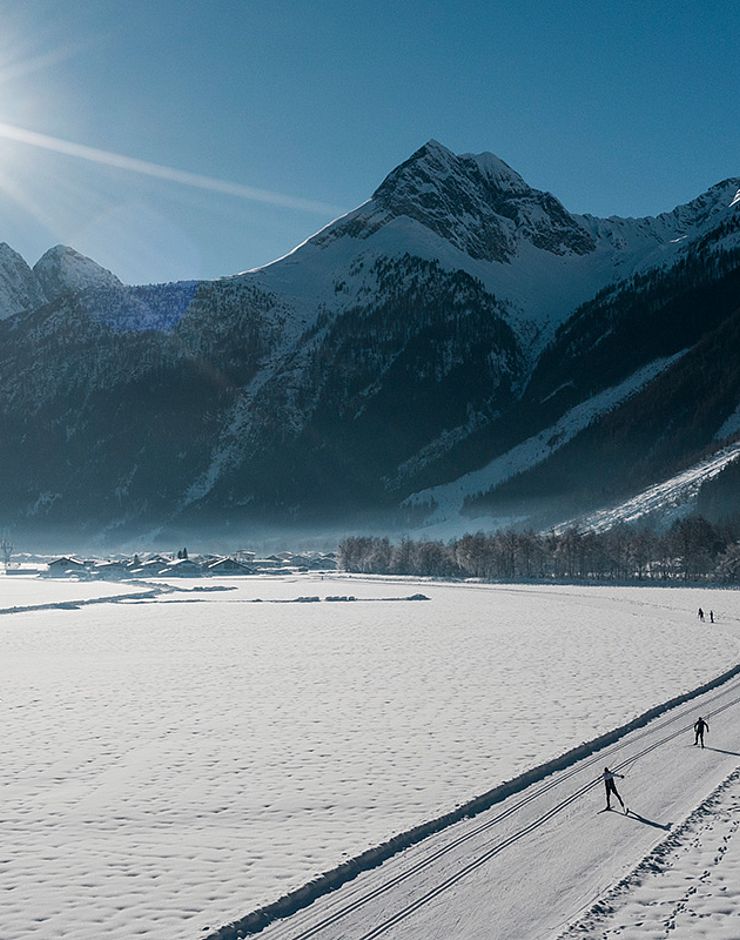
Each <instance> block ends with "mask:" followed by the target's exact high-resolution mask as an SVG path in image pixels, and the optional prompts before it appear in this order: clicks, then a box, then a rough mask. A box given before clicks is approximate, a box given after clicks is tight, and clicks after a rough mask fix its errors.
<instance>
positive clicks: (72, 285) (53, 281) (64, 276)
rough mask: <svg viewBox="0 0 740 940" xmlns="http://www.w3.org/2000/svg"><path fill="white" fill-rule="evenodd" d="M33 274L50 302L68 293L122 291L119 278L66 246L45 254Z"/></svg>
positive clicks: (35, 266)
mask: <svg viewBox="0 0 740 940" xmlns="http://www.w3.org/2000/svg"><path fill="white" fill-rule="evenodd" d="M33 273H34V274H35V275H36V278H37V279H38V281H39V283H40V284H41V286H42V288H43V290H44V293H45V294H46V297H47V299H48V300H54V299H55V298H57V297H59V296H60V295H61V294H63V293H65V292H66V291H81V290H86V289H87V288H90V287H121V282H120V281H119V279H118V278H117V277H116V276H115V274H112V273H111V272H110V271H108V270H107V268H103V267H101V266H100V265H99V264H98V263H97V262H95V261H93V260H92V259H91V258H87V257H85V255H81V254H80V253H79V251H75V250H74V248H68V247H67V246H66V245H56V246H55V247H54V248H50V249H49V250H48V251H47V252H45V253H44V254H43V255H42V256H41V257H40V258H39V260H38V261H37V262H36V264H35V265H34V266H33Z"/></svg>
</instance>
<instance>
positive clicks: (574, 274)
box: [0, 141, 740, 531]
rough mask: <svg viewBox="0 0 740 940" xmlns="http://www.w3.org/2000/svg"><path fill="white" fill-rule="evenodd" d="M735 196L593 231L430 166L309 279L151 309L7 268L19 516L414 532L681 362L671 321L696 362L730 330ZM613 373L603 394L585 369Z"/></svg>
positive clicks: (521, 191) (395, 186)
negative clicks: (642, 372)
mask: <svg viewBox="0 0 740 940" xmlns="http://www.w3.org/2000/svg"><path fill="white" fill-rule="evenodd" d="M738 189H740V180H737V179H733V178H728V179H727V180H724V181H722V182H720V183H718V184H715V186H713V187H711V188H710V189H709V190H707V191H706V192H705V193H703V194H701V195H700V196H699V197H697V198H696V199H694V200H692V201H691V202H690V203H687V204H684V205H683V206H678V207H676V208H675V209H674V210H672V211H671V212H669V213H662V214H660V215H659V216H656V217H645V218H643V219H637V220H630V219H621V218H619V217H612V218H610V219H597V218H596V217H593V216H588V215H575V214H572V213H569V212H568V211H567V210H566V209H565V208H564V207H563V206H562V204H561V203H560V202H559V201H558V200H557V199H556V198H555V197H554V196H552V195H551V194H549V193H543V192H541V191H539V190H536V189H533V188H532V187H530V186H529V185H528V184H527V183H526V182H525V180H524V179H523V178H522V177H521V176H520V175H519V174H518V173H516V171H515V170H513V169H512V168H511V167H509V166H508V164H506V163H505V162H504V161H502V160H501V159H500V158H498V157H496V156H495V155H493V154H488V153H483V154H460V155H457V154H454V153H452V151H449V150H448V149H447V148H445V147H443V145H441V144H439V143H438V142H436V141H430V142H428V143H427V144H425V145H423V146H422V147H421V148H419V149H418V150H417V151H415V152H414V153H413V154H412V155H411V156H410V157H409V159H408V160H407V161H404V162H403V163H402V164H400V165H399V166H398V167H396V168H395V169H394V170H392V171H391V173H389V174H388V175H387V176H386V178H385V179H384V180H383V181H382V182H381V183H380V185H379V186H378V187H377V188H376V189H375V191H374V193H373V195H372V196H371V198H370V199H369V200H368V201H367V202H365V203H363V204H362V205H361V206H359V207H358V208H357V209H354V210H352V211H351V212H349V213H347V214H346V215H344V216H342V217H340V218H339V219H337V220H335V221H334V222H332V223H330V224H329V225H328V226H326V227H325V228H324V229H322V230H321V231H320V232H318V233H316V234H315V235H314V236H312V237H310V238H309V239H307V240H306V241H305V242H304V243H302V244H301V245H300V246H298V247H297V248H296V249H294V250H293V251H292V252H291V253H289V254H288V255H285V256H283V257H282V258H280V259H278V260H276V261H274V262H272V263H271V264H269V265H266V266H263V267H261V268H257V269H254V270H252V271H247V272H242V273H240V274H236V275H232V276H230V277H227V278H221V279H218V280H216V281H191V282H178V283H175V284H159V285H156V284H155V285H146V286H141V287H130V286H126V285H123V284H122V283H121V282H120V281H119V280H118V278H116V277H115V275H113V274H111V273H110V272H109V271H106V270H105V269H103V268H101V267H100V266H99V265H96V264H95V262H93V261H91V260H90V259H86V258H84V256H81V255H79V254H78V253H77V252H74V250H73V249H66V248H64V247H63V246H57V248H55V249H52V250H51V251H50V252H47V253H46V255H45V256H44V257H43V258H42V259H40V261H39V262H38V263H37V265H36V266H35V267H34V270H32V269H30V268H28V266H27V265H25V262H23V263H22V264H21V262H22V259H20V261H19V260H18V259H19V258H20V256H17V255H16V253H14V252H12V249H9V248H8V249H6V250H5V254H3V251H2V249H0V304H1V303H2V301H3V298H4V297H5V298H8V300H7V302H8V304H9V305H10V306H11V307H12V308H13V309H11V310H4V309H3V308H2V307H1V306H0V315H3V314H4V315H5V319H3V320H0V343H2V345H3V348H4V350H5V356H4V359H3V361H2V362H1V363H0V379H1V380H2V381H4V383H5V387H6V388H7V389H8V395H7V396H6V400H5V401H4V402H1V403H0V434H2V435H3V436H4V437H5V439H10V440H13V441H17V442H19V446H18V447H17V448H16V450H15V451H14V452H13V453H12V454H11V456H10V457H9V458H8V464H9V468H8V479H9V481H10V483H9V486H7V487H6V488H5V493H4V494H0V513H2V514H3V515H5V516H6V517H12V518H15V519H16V520H18V521H19V523H23V521H24V520H25V523H28V524H30V523H31V521H32V522H33V524H34V525H37V524H38V525H39V526H42V525H49V526H58V525H62V524H73V522H72V520H75V519H76V520H78V521H79V524H80V525H81V526H83V527H86V528H87V529H95V528H101V527H103V528H105V527H106V526H113V531H123V530H128V529H132V528H135V527H136V526H137V525H141V524H142V520H144V519H146V520H147V524H152V525H157V526H166V527H167V526H169V527H172V526H199V525H226V526H229V527H236V528H238V527H239V526H242V525H249V524H250V520H252V521H254V520H260V524H265V523H266V522H276V523H278V522H279V523H280V524H285V525H294V524H302V521H303V522H305V521H306V520H313V523H312V524H316V521H317V520H321V519H322V518H329V517H330V516H335V517H336V518H337V519H338V520H340V521H342V520H343V522H342V524H345V523H346V524H350V523H351V521H352V520H353V519H357V518H360V517H362V518H369V517H370V516H372V515H373V514H376V515H377V516H378V517H379V518H380V517H382V518H385V519H386V520H389V524H393V525H401V526H403V525H407V524H409V520H410V519H411V518H412V517H413V519H414V520H415V521H414V524H418V523H419V522H420V521H421V519H422V516H423V513H422V514H421V515H420V514H419V511H418V510H416V509H415V510H414V511H413V512H411V515H409V512H410V510H409V509H408V508H406V509H404V508H403V507H404V506H407V507H408V506H409V505H410V504H409V503H408V502H407V498H408V497H409V496H411V495H412V494H413V493H414V492H418V491H419V490H420V489H423V488H424V486H429V485H430V484H433V485H439V484H443V483H445V482H449V481H451V480H454V479H455V478H456V476H461V475H464V474H466V473H470V472H471V471H474V470H475V469H476V468H477V467H478V468H479V467H482V466H484V465H485V464H486V463H487V462H488V461H490V460H491V459H492V458H495V457H496V455H497V454H499V455H501V454H504V453H505V452H506V450H507V448H509V449H510V448H515V447H517V446H518V445H519V444H521V443H522V441H524V440H525V439H526V438H527V437H531V436H532V435H535V434H537V433H539V432H540V431H541V430H542V429H543V428H546V427H547V426H548V424H551V425H554V424H556V423H557V421H558V420H559V419H560V418H561V417H562V416H563V415H564V414H565V413H566V412H567V411H568V410H569V409H572V408H574V407H577V406H578V405H579V404H580V403H585V402H587V401H588V400H589V399H590V398H591V397H593V396H598V395H599V394H600V393H601V392H602V391H603V390H604V389H605V388H606V387H607V385H608V384H611V385H618V384H619V383H620V382H625V381H627V380H628V379H629V377H630V376H631V375H632V374H633V373H635V370H638V369H640V368H641V367H644V366H646V365H647V364H648V363H649V362H650V361H652V359H655V358H656V357H660V356H671V355H673V354H674V353H675V352H676V351H677V347H676V346H675V343H674V344H673V345H671V343H670V342H668V343H666V342H663V341H662V340H660V334H659V333H656V330H658V329H660V330H665V329H667V330H668V336H669V337H670V335H671V333H672V330H671V328H670V317H671V316H672V315H675V316H679V317H680V318H681V319H680V322H681V323H683V324H684V326H683V327H682V329H683V331H684V332H683V333H682V334H679V333H676V341H677V340H678V338H679V335H680V336H683V337H685V343H686V344H688V345H687V347H686V348H689V347H690V346H691V345H692V344H695V343H696V342H698V341H699V340H700V339H701V337H702V336H703V335H704V332H706V329H707V328H706V327H705V326H703V325H702V319H701V317H702V313H701V310H700V307H701V303H703V302H704V300H703V299H702V298H709V297H714V298H715V299H714V300H712V303H714V304H715V307H714V308H713V309H714V310H715V313H714V314H712V316H714V321H712V322H715V321H718V318H719V319H721V317H726V316H729V315H730V305H731V298H732V296H734V295H733V293H732V292H733V291H734V286H733V285H734V281H733V280H732V277H733V274H732V272H733V271H735V270H736V268H737V266H738V258H737V255H738V252H739V250H740V228H739V226H738V219H739V218H740V216H738V212H737V208H738V206H740V200H737V199H735V194H736V193H737V191H738ZM733 200H734V204H733ZM47 256H48V257H47ZM44 258H45V259H46V261H45V262H44V263H43V264H42V263H41V262H42V261H44ZM24 265H25V267H24ZM39 266H40V267H39ZM36 267H39V273H41V274H42V275H44V278H42V279H40V278H39V274H38V273H34V272H35V269H36ZM4 271H5V272H6V274H7V277H6V281H5V282H4V281H3V272H4ZM13 272H15V275H14V276H15V281H13V280H12V276H13ZM29 274H30V275H31V280H29V279H28V276H29ZM728 278H729V280H728ZM44 279H45V284H46V287H45V288H44V287H42V280H44ZM3 283H7V284H9V285H10V286H8V287H7V288H6V290H5V293H3V291H2V285H3ZM13 285H15V286H13ZM34 285H36V287H35V289H36V291H37V293H36V294H35V295H34V293H33V290H32V289H31V288H33V287H34ZM24 290H25V291H26V293H25V295H24V293H23V291H24ZM29 291H30V292H29ZM39 291H40V292H41V294H42V302H41V303H40V304H39V303H37V302H36V301H37V300H38V299H39V293H38V292H39ZM24 296H26V297H28V298H29V299H28V303H29V304H31V306H30V307H25V308H23V307H22V306H20V309H19V305H21V302H22V298H23V297H24ZM661 298H666V299H667V300H666V303H663V300H662V299H661ZM691 298H694V299H693V300H691ZM718 298H719V299H720V300H721V302H720V301H719V300H718ZM697 302H698V303H699V307H696V304H697ZM717 303H719V306H717ZM661 304H662V306H661ZM670 304H673V307H671V306H670ZM692 304H694V307H692ZM674 309H675V311H676V313H675V314H671V310H674ZM661 311H662V312H661ZM661 318H662V319H661ZM710 319H711V318H710ZM653 321H654V322H655V324H656V326H655V329H654V330H653V333H652V334H650V330H649V329H648V326H649V324H651V323H653ZM706 322H707V323H708V322H709V320H706ZM658 324H662V325H661V326H660V327H658ZM615 329H616V331H617V332H616V333H615ZM640 330H642V332H643V333H645V340H644V342H645V348H644V354H642V355H636V348H635V344H634V343H632V344H630V338H629V336H630V331H637V332H638V333H639V332H640ZM656 336H657V339H656ZM609 337H611V339H610V338H609ZM614 337H621V338H620V339H619V342H618V343H616V340H615V339H614ZM641 342H643V341H641ZM610 343H611V347H610V346H609V344H610ZM615 343H616V345H615ZM604 344H606V345H604ZM653 347H654V349H653ZM602 348H603V349H609V348H611V349H612V350H613V351H612V353H610V354H609V355H608V356H606V358H604V362H605V366H604V368H603V369H602V368H600V367H596V366H594V367H593V368H590V369H589V368H585V370H584V368H583V366H582V365H579V356H581V355H582V354H585V353H586V351H587V352H588V356H589V358H590V359H593V361H594V362H595V363H598V362H599V361H600V359H599V356H601V355H602V354H601V352H600V350H601V349H602ZM637 349H639V345H638V347H637ZM60 351H61V353H62V356H61V358H60ZM651 357H652V358H651ZM602 358H603V357H602ZM676 368H678V364H675V365H674V364H672V365H670V367H669V372H671V370H673V369H676ZM737 404H738V402H735V403H734V405H733V407H737ZM124 405H125V407H124ZM29 416H34V417H33V420H31V419H30V418H29ZM595 420H602V419H601V418H598V419H595ZM112 432H115V433H116V434H117V436H118V438H120V441H119V442H117V443H115V444H114V443H113V439H112V437H111V433H112ZM579 433H585V432H579ZM124 442H125V446H124ZM52 444H53V447H54V448H55V451H54V452H55V453H56V454H57V455H58V460H57V462H56V463H55V464H54V465H53V466H51V467H50V466H48V465H44V462H43V450H44V447H45V446H51V445H52ZM85 455H91V456H90V457H86V456H85ZM687 459H688V455H687ZM85 460H88V461H89V463H90V466H89V468H86V470H85V472H84V473H82V472H81V471H80V464H81V462H84V461H85ZM24 468H28V469H27V470H24ZM420 484H423V485H420ZM42 497H43V498H42ZM368 514H369V515H368ZM404 520H405V521H404ZM459 521H460V524H461V525H462V524H464V520H459Z"/></svg>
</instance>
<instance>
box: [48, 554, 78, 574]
mask: <svg viewBox="0 0 740 940" xmlns="http://www.w3.org/2000/svg"><path fill="white" fill-rule="evenodd" d="M86 573H87V568H86V567H85V566H84V565H83V563H82V562H81V561H77V559H76V558H67V557H66V555H63V556H62V557H61V558H55V559H54V561H50V562H49V564H48V565H47V574H49V575H53V576H56V577H63V576H64V575H66V574H86Z"/></svg>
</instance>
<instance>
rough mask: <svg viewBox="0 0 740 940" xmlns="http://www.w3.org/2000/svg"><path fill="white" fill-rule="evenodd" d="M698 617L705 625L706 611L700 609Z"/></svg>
mask: <svg viewBox="0 0 740 940" xmlns="http://www.w3.org/2000/svg"><path fill="white" fill-rule="evenodd" d="M697 616H698V617H699V620H701V622H702V623H704V611H703V610H702V609H701V607H700V608H699V613H698V615H697Z"/></svg>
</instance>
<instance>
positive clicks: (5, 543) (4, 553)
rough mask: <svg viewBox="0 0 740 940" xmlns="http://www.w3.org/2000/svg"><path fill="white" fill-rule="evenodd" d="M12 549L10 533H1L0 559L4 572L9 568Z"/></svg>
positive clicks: (13, 546)
mask: <svg viewBox="0 0 740 940" xmlns="http://www.w3.org/2000/svg"><path fill="white" fill-rule="evenodd" d="M14 548H15V545H13V542H12V540H11V538H10V533H8V532H3V533H2V535H0V558H2V561H3V565H4V566H5V570H6V571H7V570H8V568H9V567H10V559H11V558H12V557H13V549H14Z"/></svg>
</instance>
